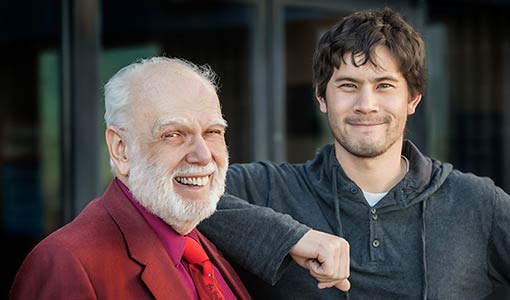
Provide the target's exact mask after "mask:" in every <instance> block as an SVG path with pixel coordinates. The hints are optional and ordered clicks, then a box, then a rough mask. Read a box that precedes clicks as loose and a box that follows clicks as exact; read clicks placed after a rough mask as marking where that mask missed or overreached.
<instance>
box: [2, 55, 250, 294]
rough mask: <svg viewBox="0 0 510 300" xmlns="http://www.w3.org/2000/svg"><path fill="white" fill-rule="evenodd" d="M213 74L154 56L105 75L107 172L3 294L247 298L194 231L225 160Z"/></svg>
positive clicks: (209, 209) (219, 182)
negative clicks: (102, 187) (105, 180)
mask: <svg viewBox="0 0 510 300" xmlns="http://www.w3.org/2000/svg"><path fill="white" fill-rule="evenodd" d="M214 79H215V75H214V73H213V72H212V70H210V69H209V68H204V67H197V66H195V65H194V64H192V63H189V62H186V61H183V60H180V59H170V58H165V57H155V58H151V59H146V60H142V61H140V62H137V63H134V64H131V65H129V66H127V67H125V68H124V69H122V70H120V71H119V72H118V73H117V74H116V75H114V76H113V77H112V78H111V79H110V80H109V82H108V83H107V84H106V86H105V106H106V114H105V121H106V125H107V129H106V134H105V137H106V142H107V144H108V150H109V152H110V161H111V165H112V169H113V172H114V175H115V178H114V179H113V181H112V183H111V184H110V186H109V187H108V189H107V190H106V192H105V193H104V194H103V195H102V196H101V197H99V198H98V199H95V200H93V201H92V202H91V203H90V204H89V205H88V206H87V207H86V208H85V209H84V210H83V211H82V212H81V213H80V214H79V215H78V216H77V217H76V218H75V219H74V220H73V221H72V222H70V223H69V224H67V225H65V226H64V227H62V228H61V229H59V230H57V231H56V232H54V233H52V234H50V235H49V236H48V237H47V238H45V239H44V240H43V241H41V242H40V243H39V244H38V245H37V246H36V247H35V248H34V249H33V250H32V252H31V253H30V254H29V255H28V257H27V258H26V259H25V261H24V263H23V265H22V266H21V268H20V270H19V271H18V273H17V276H16V278H15V281H14V283H13V285H12V288H11V291H10V299H13V300H16V299H38V300H41V299H48V300H49V299H52V300H55V299H62V300H64V299H65V300H67V299H164V300H167V299H197V300H198V299H201V300H202V299H225V300H226V299H231V300H233V299H251V298H250V296H249V295H248V293H247V291H246V289H245V288H244V286H243V285H242V283H241V281H240V280H239V278H238V277H237V275H236V273H235V272H234V270H233V269H232V268H231V266H230V265H229V264H228V262H227V261H226V260H225V259H224V258H223V256H222V255H221V254H220V253H219V252H218V251H217V250H216V248H215V246H214V245H213V244H212V243H211V242H209V241H208V240H207V239H206V238H205V237H204V236H203V235H202V234H201V233H200V232H199V231H197V230H196V229H195V226H196V225H197V224H198V223H199V222H200V221H202V220H203V219H204V218H206V217H208V216H209V215H211V214H212V213H213V212H214V210H215V209H216V204H217V202H218V200H219V198H220V196H221V194H222V193H223V191H224V185H225V173H226V170H227V166H228V153H227V147H226V144H225V138H224V134H225V128H226V122H225V120H224V119H223V117H222V114H221V109H220V102H219V100H218V96H217V94H216V85H215V82H214ZM202 248H203V249H202ZM197 257H198V258H197ZM202 268H204V270H205V269H207V273H204V274H202V273H201V271H202ZM204 276H205V277H204ZM204 278H205V279H204Z"/></svg>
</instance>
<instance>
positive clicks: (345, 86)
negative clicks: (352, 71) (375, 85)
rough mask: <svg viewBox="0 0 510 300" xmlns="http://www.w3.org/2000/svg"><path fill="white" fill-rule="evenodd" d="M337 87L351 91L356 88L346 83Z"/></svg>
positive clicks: (352, 84)
mask: <svg viewBox="0 0 510 300" xmlns="http://www.w3.org/2000/svg"><path fill="white" fill-rule="evenodd" d="M339 87H340V88H342V89H348V90H353V89H355V88H356V85H355V84H354V83H350V82H346V83H342V84H340V86H339Z"/></svg>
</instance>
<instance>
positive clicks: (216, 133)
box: [205, 128, 225, 137]
mask: <svg viewBox="0 0 510 300" xmlns="http://www.w3.org/2000/svg"><path fill="white" fill-rule="evenodd" d="M205 135H206V136H209V137H223V136H224V135H225V129H223V128H210V129H207V130H206V131H205Z"/></svg>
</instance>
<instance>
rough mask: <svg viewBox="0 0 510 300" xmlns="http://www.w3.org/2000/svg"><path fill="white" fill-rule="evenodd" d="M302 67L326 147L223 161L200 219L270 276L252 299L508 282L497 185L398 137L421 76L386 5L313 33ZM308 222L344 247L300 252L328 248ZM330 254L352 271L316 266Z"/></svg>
mask: <svg viewBox="0 0 510 300" xmlns="http://www.w3.org/2000/svg"><path fill="white" fill-rule="evenodd" d="M313 71H314V86H315V91H316V98H317V101H318V104H319V106H320V110H321V111H322V112H323V113H324V114H326V116H327V119H328V123H329V126H330V128H331V131H332V133H333V136H334V139H335V141H334V144H333V145H326V146H324V147H323V148H322V149H321V150H320V151H319V152H318V153H317V155H316V157H315V158H314V160H312V161H308V162H306V163H303V164H288V163H282V164H275V163H271V162H259V163H251V164H235V165H232V166H231V167H230V168H229V171H228V175H227V194H226V195H225V197H224V198H223V199H222V201H220V210H219V211H218V212H217V213H215V214H214V215H213V217H211V218H210V219H209V220H207V221H206V222H205V223H204V224H203V225H202V227H201V229H202V230H203V231H204V232H205V233H206V234H207V235H208V237H210V238H211V239H212V240H213V241H214V242H215V243H216V244H217V245H218V247H219V248H220V249H222V250H223V251H224V252H226V253H227V254H228V255H229V257H231V258H232V259H233V260H234V261H235V262H236V263H238V264H240V265H241V266H242V267H243V268H244V269H246V270H248V271H250V272H251V273H253V274H255V275H257V276H259V277H261V278H262V279H264V280H265V281H266V282H267V283H269V284H271V285H269V284H267V283H266V284H263V283H251V282H250V283H248V282H247V284H249V285H250V286H251V291H253V295H254V297H259V298H261V299H262V298H263V299H345V298H350V299H379V300H381V299H382V300H384V299H388V300H389V299H392V300H394V299H449V300H452V299H459V300H460V299H462V300H465V299H484V298H485V297H487V296H488V295H490V294H491V292H492V289H493V287H494V286H495V285H496V284H504V285H508V284H509V283H510V255H509V251H510V197H509V195H507V194H506V193H505V192H504V191H503V190H502V189H500V188H499V187H497V186H495V185H494V184H493V182H492V181H491V180H490V179H487V178H481V177H477V176H475V175H472V174H465V173H462V172H460V171H458V170H455V169H453V167H452V166H451V165H450V164H448V163H442V162H440V161H437V160H434V159H431V158H429V157H426V156H424V155H423V154H422V153H421V152H420V151H419V150H418V149H417V147H416V146H415V145H414V144H413V143H412V142H410V141H408V140H405V139H404V130H405V125H406V121H407V117H408V116H409V115H412V114H414V112H415V110H416V107H417V105H418V104H419V103H420V101H421V99H422V94H423V92H424V86H425V73H426V71H425V51H424V44H423V41H422V38H421V37H420V35H419V34H418V33H417V32H416V31H415V30H414V29H413V28H412V27H411V26H410V25H409V24H408V23H406V22H405V21H404V20H403V19H402V17H401V16H400V15H398V14H397V13H396V12H394V11H392V10H390V9H383V10H374V11H361V12H357V13H354V14H352V15H349V16H347V17H346V18H344V19H343V20H341V21H340V22H339V23H338V24H337V25H335V26H334V27H333V28H331V29H330V30H328V31H327V32H326V33H325V34H324V35H323V37H322V38H321V40H320V42H319V44H318V46H317V48H316V52H315V55H314V63H313ZM246 201H248V202H249V204H248V203H246ZM261 206H264V207H263V208H261ZM277 212H279V213H277ZM310 228H313V230H310ZM317 231H322V232H325V233H327V234H329V235H327V238H331V235H335V236H337V237H338V238H339V239H340V237H341V239H343V240H344V241H345V242H346V243H348V247H345V246H340V247H337V246H330V248H333V249H334V248H338V249H337V250H331V249H330V253H332V252H335V251H336V253H337V254H338V255H337V256H336V257H335V256H330V255H324V253H321V252H320V251H318V252H316V259H315V260H313V255H308V257H307V258H303V257H301V256H300V253H302V251H301V250H302V249H304V248H303V246H304V245H316V246H317V245H322V248H324V247H327V246H326V245H327V244H328V243H325V242H321V241H320V240H321V239H322V238H321V237H320V236H318V235H317V234H316V233H317ZM309 234H314V235H315V238H314V239H310V236H307V235H309ZM340 244H341V243H340ZM340 244H339V245H340ZM298 248H299V249H298ZM320 248H321V247H316V249H320ZM300 249H301V250H300ZM342 253H343V254H344V255H345V253H347V254H348V256H350V260H348V261H347V262H346V261H345V260H343V259H342ZM287 254H290V255H287ZM289 256H290V257H292V258H294V260H295V261H296V262H297V263H298V264H299V265H300V266H302V267H304V268H301V267H299V266H298V264H293V263H289V261H290V259H289ZM332 261H333V263H334V262H335V261H336V262H337V263H338V261H340V265H341V268H345V266H346V265H347V266H348V267H349V269H350V274H349V272H337V273H334V272H332V271H331V270H330V271H329V272H324V273H322V274H318V273H317V271H316V270H317V269H316V268H317V264H318V265H319V266H321V267H322V266H331V263H332ZM349 264H350V266H349ZM306 269H308V270H309V271H307V270H306ZM333 270H336V268H333ZM308 273H309V274H308ZM310 275H312V276H310ZM347 279H348V281H349V282H350V289H349V284H343V285H339V283H342V282H344V283H346V280H347ZM317 281H318V282H319V286H317ZM332 285H336V286H337V287H338V289H331V288H329V289H328V288H326V289H319V288H324V287H331V286H332ZM318 287H319V288H318Z"/></svg>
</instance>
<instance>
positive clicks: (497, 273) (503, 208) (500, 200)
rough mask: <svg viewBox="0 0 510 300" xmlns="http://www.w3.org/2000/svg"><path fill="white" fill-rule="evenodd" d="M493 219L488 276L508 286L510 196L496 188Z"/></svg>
mask: <svg viewBox="0 0 510 300" xmlns="http://www.w3.org/2000/svg"><path fill="white" fill-rule="evenodd" d="M494 203H495V205H494V217H493V220H492V230H491V238H490V246H489V260H490V264H489V266H490V269H489V272H490V275H491V277H492V278H494V279H495V280H496V281H497V282H498V283H499V284H502V285H507V286H508V285H510V256H509V255H508V251H509V249H510V196H509V195H508V194H506V193H505V192H504V191H503V190H502V189H500V188H499V187H496V191H495V202H494Z"/></svg>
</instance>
